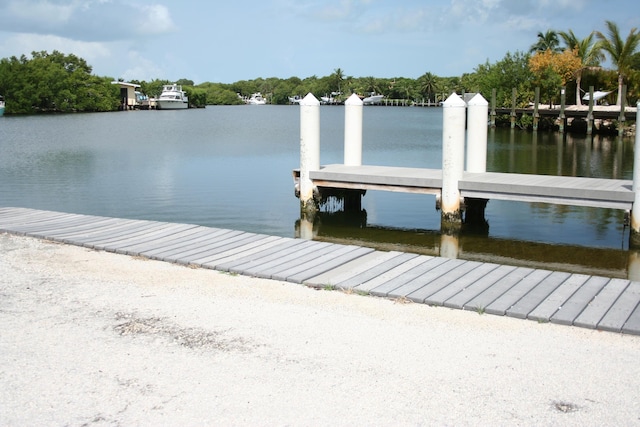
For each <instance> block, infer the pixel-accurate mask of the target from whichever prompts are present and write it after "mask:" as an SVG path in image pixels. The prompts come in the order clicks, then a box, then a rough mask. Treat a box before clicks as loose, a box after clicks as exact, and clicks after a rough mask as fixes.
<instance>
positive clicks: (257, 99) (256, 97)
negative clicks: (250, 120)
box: [247, 92, 267, 105]
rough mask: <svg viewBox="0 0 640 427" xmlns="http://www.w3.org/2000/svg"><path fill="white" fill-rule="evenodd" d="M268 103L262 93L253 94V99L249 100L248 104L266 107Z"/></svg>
mask: <svg viewBox="0 0 640 427" xmlns="http://www.w3.org/2000/svg"><path fill="white" fill-rule="evenodd" d="M266 103H267V102H266V101H265V100H264V98H263V97H262V94H261V93H260V92H256V93H254V94H252V95H251V97H250V98H249V99H247V104H249V105H264V104H266Z"/></svg>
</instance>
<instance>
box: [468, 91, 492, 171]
mask: <svg viewBox="0 0 640 427" xmlns="http://www.w3.org/2000/svg"><path fill="white" fill-rule="evenodd" d="M488 114H489V103H488V102H487V100H486V99H484V97H483V96H482V95H480V94H477V95H476V96H474V97H473V98H471V100H470V101H469V103H468V108H467V172H478V173H483V172H486V171H487V130H488V128H489V126H488V118H487V117H488Z"/></svg>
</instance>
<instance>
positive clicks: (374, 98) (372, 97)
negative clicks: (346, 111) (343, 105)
mask: <svg viewBox="0 0 640 427" xmlns="http://www.w3.org/2000/svg"><path fill="white" fill-rule="evenodd" d="M382 98H384V95H376V93H375V92H371V94H369V96H367V97H366V98H364V99H363V100H362V103H363V104H364V105H373V104H379V103H380V101H382Z"/></svg>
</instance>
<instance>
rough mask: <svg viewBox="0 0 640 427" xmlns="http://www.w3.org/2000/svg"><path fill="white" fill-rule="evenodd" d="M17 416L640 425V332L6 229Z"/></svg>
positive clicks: (3, 320) (0, 282)
mask: <svg viewBox="0 0 640 427" xmlns="http://www.w3.org/2000/svg"><path fill="white" fill-rule="evenodd" d="M0 293H1V296H0V425H2V426H26V425H29V426H39V425H46V426H58V425H59V426H62V425H69V426H83V425H91V426H94V425H95V426H107V425H109V426H111V425H126V426H132V425H145V426H162V425H180V426H196V425H225V426H227V425H314V426H317V425H332V426H334V425H480V424H488V425H510V426H511V425H537V426H540V425H563V426H566V425H580V426H582V425H600V426H601V425H611V426H618V425H640V386H639V383H638V379H640V363H639V360H640V337H638V336H625V335H619V334H613V333H608V332H597V331H592V330H586V329H580V328H574V327H567V326H559V325H554V324H539V323H536V322H531V321H526V320H517V319H512V318H506V317H498V316H491V315H481V314H479V313H477V312H469V311H466V312H465V311H456V310H451V309H447V308H442V307H428V306H425V305H418V304H407V303H403V302H402V301H391V300H385V299H379V298H374V297H368V296H361V295H356V294H346V293H344V292H340V291H325V290H314V289H310V288H306V287H304V286H300V285H295V284H290V283H282V282H278V281H271V280H262V279H256V278H249V277H241V276H232V275H227V274H223V273H220V272H216V271H211V270H204V269H190V268H186V267H182V266H178V265H173V264H168V263H162V262H156V261H149V260H145V259H140V258H133V257H129V256H122V255H115V254H112V253H105V252H96V251H92V250H88V249H86V248H80V247H74V246H67V245H60V244H55V243H51V242H45V241H41V240H36V239H31V238H25V237H17V236H11V235H7V234H0Z"/></svg>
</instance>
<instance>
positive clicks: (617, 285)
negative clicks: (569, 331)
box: [573, 279, 630, 329]
mask: <svg viewBox="0 0 640 427" xmlns="http://www.w3.org/2000/svg"><path fill="white" fill-rule="evenodd" d="M629 283H630V282H629V281H628V280H622V279H611V280H610V281H609V282H608V283H607V284H606V286H604V287H603V288H602V289H601V290H600V292H598V294H597V295H596V296H595V297H594V298H593V300H592V301H591V302H590V303H589V304H588V305H587V306H586V307H585V309H584V310H583V311H582V313H580V315H579V316H578V317H577V318H576V319H575V320H574V321H573V324H574V326H580V327H582V328H590V329H595V328H596V327H597V326H598V323H599V322H600V320H602V319H603V318H604V316H605V314H607V311H609V309H610V308H611V307H613V304H614V303H615V302H616V300H617V299H618V298H619V297H620V295H622V294H623V293H624V290H625V289H626V288H627V286H629Z"/></svg>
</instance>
